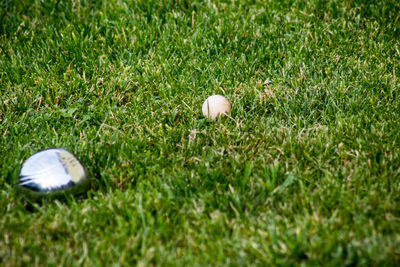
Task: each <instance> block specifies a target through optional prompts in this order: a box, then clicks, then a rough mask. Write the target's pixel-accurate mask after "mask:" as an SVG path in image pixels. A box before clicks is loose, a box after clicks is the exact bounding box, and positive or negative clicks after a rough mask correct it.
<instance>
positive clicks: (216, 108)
mask: <svg viewBox="0 0 400 267" xmlns="http://www.w3.org/2000/svg"><path fill="white" fill-rule="evenodd" d="M201 110H202V111H203V115H204V116H206V117H207V118H209V119H212V120H215V119H216V118H217V117H218V116H219V115H221V114H227V113H229V112H230V111H231V103H229V100H228V99H226V98H225V97H223V96H221V95H212V96H210V97H209V98H207V99H206V101H204V103H203V107H202V108H201Z"/></svg>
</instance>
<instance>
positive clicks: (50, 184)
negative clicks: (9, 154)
mask: <svg viewBox="0 0 400 267" xmlns="http://www.w3.org/2000/svg"><path fill="white" fill-rule="evenodd" d="M86 185H87V174H86V170H85V168H84V167H83V165H82V164H81V162H80V161H79V160H78V159H77V158H76V157H75V156H74V155H73V154H72V153H70V152H68V151H67V150H64V149H60V148H51V149H46V150H42V151H40V152H37V153H35V154H33V155H32V156H31V157H29V158H28V159H27V160H26V161H25V162H24V163H23V165H22V168H21V171H20V173H19V178H18V187H19V188H20V189H22V190H24V191H29V192H30V193H32V194H33V195H51V194H57V193H63V192H67V191H68V192H71V193H80V192H81V191H82V189H83V188H84V187H86Z"/></svg>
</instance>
